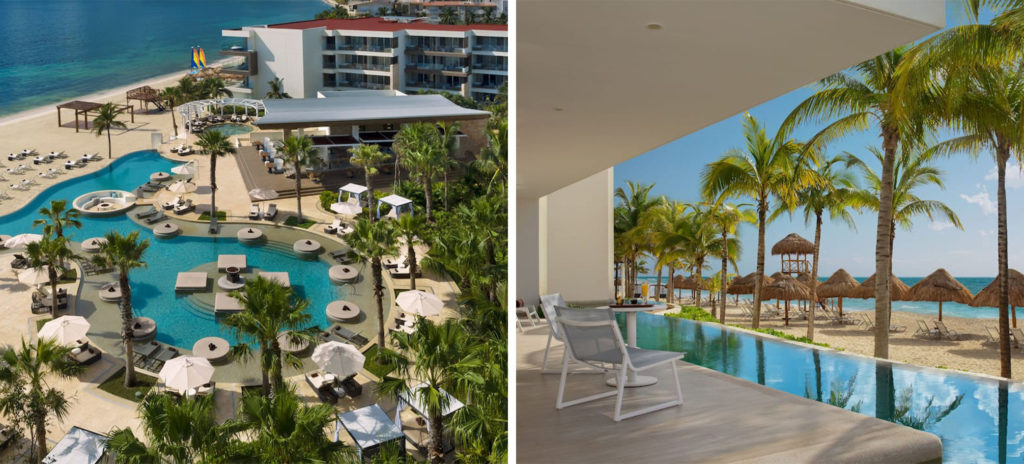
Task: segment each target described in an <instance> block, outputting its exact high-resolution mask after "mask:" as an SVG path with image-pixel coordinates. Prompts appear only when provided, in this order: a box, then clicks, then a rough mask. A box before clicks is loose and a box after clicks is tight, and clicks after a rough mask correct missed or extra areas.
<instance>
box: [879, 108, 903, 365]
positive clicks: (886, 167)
mask: <svg viewBox="0 0 1024 464" xmlns="http://www.w3.org/2000/svg"><path fill="white" fill-rule="evenodd" d="M882 141H883V142H882V146H883V149H884V151H885V157H884V158H883V159H882V178H881V188H880V189H879V192H878V225H877V228H876V234H877V235H876V237H875V357H876V358H882V359H888V358H889V298H890V296H889V263H890V261H891V259H892V247H891V245H890V243H891V238H892V234H891V231H890V224H891V223H892V183H893V179H892V177H893V164H895V162H896V147H897V145H898V143H899V137H898V134H897V132H896V130H895V129H893V128H891V127H888V126H887V125H883V126H882Z"/></svg>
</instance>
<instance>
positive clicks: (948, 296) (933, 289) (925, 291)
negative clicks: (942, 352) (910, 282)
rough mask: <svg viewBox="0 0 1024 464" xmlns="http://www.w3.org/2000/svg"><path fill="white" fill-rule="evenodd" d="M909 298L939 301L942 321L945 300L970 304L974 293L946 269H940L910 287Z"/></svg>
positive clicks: (911, 299) (912, 299)
mask: <svg viewBox="0 0 1024 464" xmlns="http://www.w3.org/2000/svg"><path fill="white" fill-rule="evenodd" d="M907 299H908V300H910V301H937V302H938V303H939V320H940V321H941V320H942V302H943V301H954V302H957V303H962V304H970V303H971V300H973V299H974V295H971V291H970V290H968V289H967V287H965V286H964V284H962V283H960V282H959V281H957V280H956V279H954V278H953V276H951V275H950V274H949V272H946V270H945V269H938V270H936V271H935V272H933V273H931V274H929V275H928V277H925V278H923V279H921V281H920V282H918V283H916V284H914V286H913V287H910V293H909V294H908V295H907Z"/></svg>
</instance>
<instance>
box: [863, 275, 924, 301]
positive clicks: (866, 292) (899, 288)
mask: <svg viewBox="0 0 1024 464" xmlns="http://www.w3.org/2000/svg"><path fill="white" fill-rule="evenodd" d="M909 292H910V287H908V286H907V284H905V283H903V281H902V280H900V279H899V277H896V276H895V275H892V274H890V275H889V300H891V301H906V300H907V293H909ZM874 297H875V275H874V274H871V277H868V280H865V281H864V282H862V283H861V284H860V286H858V287H857V288H856V289H854V290H853V291H852V292H850V295H849V296H848V297H847V298H874Z"/></svg>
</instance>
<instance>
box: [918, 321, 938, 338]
mask: <svg viewBox="0 0 1024 464" xmlns="http://www.w3.org/2000/svg"><path fill="white" fill-rule="evenodd" d="M914 336H915V337H916V336H921V337H932V338H934V337H938V336H939V331H938V329H933V328H931V327H928V323H927V322H925V321H923V320H921V319H918V320H917V330H916V331H915V332H914Z"/></svg>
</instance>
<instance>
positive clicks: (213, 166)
mask: <svg viewBox="0 0 1024 464" xmlns="http://www.w3.org/2000/svg"><path fill="white" fill-rule="evenodd" d="M216 228H217V155H216V154H211V155H210V229H211V230H215V229H216Z"/></svg>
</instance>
